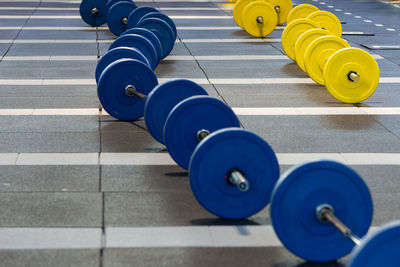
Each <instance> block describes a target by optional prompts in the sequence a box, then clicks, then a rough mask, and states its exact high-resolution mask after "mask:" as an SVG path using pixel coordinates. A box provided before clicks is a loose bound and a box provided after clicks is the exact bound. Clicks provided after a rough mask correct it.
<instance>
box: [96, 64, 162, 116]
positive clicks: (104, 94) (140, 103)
mask: <svg viewBox="0 0 400 267" xmlns="http://www.w3.org/2000/svg"><path fill="white" fill-rule="evenodd" d="M157 84H158V81H157V77H156V75H155V74H154V72H153V71H152V70H151V69H150V68H149V66H148V65H146V64H144V63H142V62H140V61H138V60H136V59H126V58H125V59H120V60H117V61H115V62H114V63H111V64H110V65H109V66H108V67H107V68H106V69H105V70H104V71H103V73H102V74H101V76H100V80H99V84H98V87H97V95H98V96H99V100H100V102H101V104H102V106H103V108H104V109H105V110H106V111H107V112H108V113H109V114H110V115H111V116H113V117H115V118H117V119H120V120H125V121H131V120H136V119H138V118H140V117H142V116H143V113H144V104H145V100H144V99H142V98H140V97H138V96H131V97H130V96H127V95H125V88H126V86H127V85H132V86H134V87H135V88H136V91H138V92H139V93H141V94H144V95H147V94H148V93H150V91H151V90H152V89H153V88H154V87H155V86H157Z"/></svg>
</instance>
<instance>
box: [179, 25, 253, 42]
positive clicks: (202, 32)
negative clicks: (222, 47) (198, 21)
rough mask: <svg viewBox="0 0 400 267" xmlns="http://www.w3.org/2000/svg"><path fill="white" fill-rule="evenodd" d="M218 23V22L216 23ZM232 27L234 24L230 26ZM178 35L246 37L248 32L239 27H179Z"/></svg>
mask: <svg viewBox="0 0 400 267" xmlns="http://www.w3.org/2000/svg"><path fill="white" fill-rule="evenodd" d="M218 25H219V24H218ZM230 27H234V26H230ZM179 37H180V38H181V39H183V40H185V39H207V38H210V39H236V38H237V39H246V38H249V34H248V33H247V32H245V31H244V30H241V29H240V28H237V30H232V29H227V30H211V29H210V30H197V31H196V30H185V29H179Z"/></svg>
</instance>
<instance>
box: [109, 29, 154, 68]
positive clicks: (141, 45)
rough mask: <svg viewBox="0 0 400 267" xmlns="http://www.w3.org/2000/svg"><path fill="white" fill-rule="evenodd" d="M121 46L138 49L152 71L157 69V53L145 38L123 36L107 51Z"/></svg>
mask: <svg viewBox="0 0 400 267" xmlns="http://www.w3.org/2000/svg"><path fill="white" fill-rule="evenodd" d="M122 46H125V47H134V48H136V49H138V50H139V51H140V52H142V54H143V55H144V56H145V57H146V58H147V60H148V61H149V63H150V66H151V68H152V69H153V70H154V69H155V68H156V67H157V65H158V60H157V59H158V58H157V51H156V49H155V48H154V46H153V44H152V43H151V41H150V40H149V39H147V38H146V37H144V36H142V35H139V34H124V35H122V36H120V37H118V39H116V40H115V41H114V42H113V43H112V44H111V45H110V47H109V50H111V49H113V48H116V47H122Z"/></svg>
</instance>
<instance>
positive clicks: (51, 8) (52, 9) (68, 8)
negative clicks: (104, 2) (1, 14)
mask: <svg viewBox="0 0 400 267" xmlns="http://www.w3.org/2000/svg"><path fill="white" fill-rule="evenodd" d="M0 10H43V11H46V10H49V11H79V8H78V7H20V6H2V7H0Z"/></svg>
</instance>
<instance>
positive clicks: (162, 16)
mask: <svg viewBox="0 0 400 267" xmlns="http://www.w3.org/2000/svg"><path fill="white" fill-rule="evenodd" d="M147 18H158V19H161V20H163V21H165V22H166V23H168V25H169V26H170V27H171V29H172V31H173V32H174V36H175V39H176V37H177V36H178V32H177V30H176V25H175V22H174V21H173V20H172V19H171V18H170V17H168V16H167V15H165V14H163V13H160V12H152V13H148V14H146V15H144V16H143V17H142V19H147Z"/></svg>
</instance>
